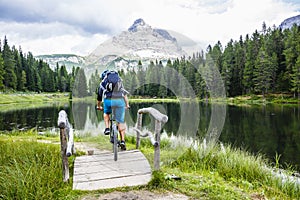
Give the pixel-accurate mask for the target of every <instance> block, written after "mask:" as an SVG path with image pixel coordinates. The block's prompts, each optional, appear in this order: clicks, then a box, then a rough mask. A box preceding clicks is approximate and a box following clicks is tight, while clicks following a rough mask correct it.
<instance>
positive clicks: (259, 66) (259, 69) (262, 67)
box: [254, 46, 272, 97]
mask: <svg viewBox="0 0 300 200" xmlns="http://www.w3.org/2000/svg"><path fill="white" fill-rule="evenodd" d="M254 70H255V71H254V86H255V90H256V91H257V92H261V94H262V95H263V97H265V94H266V93H267V92H268V90H269V89H270V86H271V81H272V58H270V56H268V54H267V53H266V49H265V46H262V47H261V49H260V50H259V53H258V57H257V59H256V63H255V69H254Z"/></svg>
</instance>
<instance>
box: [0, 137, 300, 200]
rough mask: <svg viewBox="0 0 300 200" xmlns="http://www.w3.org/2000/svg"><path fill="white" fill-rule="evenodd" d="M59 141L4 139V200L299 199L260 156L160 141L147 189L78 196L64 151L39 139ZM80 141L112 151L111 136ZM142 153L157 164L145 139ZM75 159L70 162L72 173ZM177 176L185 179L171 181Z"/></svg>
mask: <svg viewBox="0 0 300 200" xmlns="http://www.w3.org/2000/svg"><path fill="white" fill-rule="evenodd" d="M45 139H47V140H49V139H50V140H51V141H52V142H58V141H59V138H58V136H54V137H46V136H38V135H37V134H36V133H35V132H27V133H22V134H21V133H18V132H16V133H11V134H10V135H1V136H0V155H1V156H0V191H1V194H0V199H1V198H3V199H78V198H82V197H83V196H86V195H93V196H97V195H99V194H103V193H108V192H111V191H115V190H117V191H121V192H124V191H131V190H150V191H155V192H166V191H172V192H177V193H182V194H185V195H187V196H189V197H191V198H192V199H299V198H300V191H299V188H298V189H297V188H296V187H295V186H294V185H293V184H281V181H279V180H278V179H276V178H275V177H274V176H273V175H272V174H271V173H270V171H269V170H267V168H266V166H269V167H271V164H270V163H269V162H268V161H267V160H265V159H264V158H263V157H262V156H260V155H259V156H253V155H250V154H249V153H247V152H246V151H242V150H240V149H234V148H232V147H230V146H225V147H223V146H215V147H214V148H213V149H212V150H211V151H210V152H205V151H204V150H203V149H201V148H199V149H197V150H194V149H193V148H188V147H184V146H177V147H176V148H174V147H173V145H172V144H171V143H170V142H169V141H167V140H163V141H162V142H161V149H162V150H161V162H162V166H161V170H160V171H158V172H155V173H153V179H152V181H151V182H150V183H149V184H148V185H146V186H140V187H125V188H118V189H113V190H99V191H93V192H80V191H73V190H72V173H71V180H70V182H68V183H63V181H62V173H61V158H60V148H59V146H58V145H57V144H45V143H40V142H37V141H38V140H45ZM76 140H77V141H78V140H80V141H85V142H94V143H95V142H96V143H97V144H98V146H99V148H104V149H111V146H110V144H109V143H108V141H107V137H105V136H98V137H84V138H78V137H77V138H76ZM134 146H135V138H134V137H127V147H128V149H134ZM141 151H142V152H143V153H144V155H145V156H146V158H147V159H148V160H149V162H150V164H151V165H152V164H153V147H152V146H151V144H150V142H148V140H142V142H141ZM73 161H74V156H72V157H70V158H69V163H70V171H71V172H72V171H73V165H72V163H73ZM172 174H175V175H176V176H177V177H180V178H181V180H174V179H172V178H169V177H170V176H168V175H172Z"/></svg>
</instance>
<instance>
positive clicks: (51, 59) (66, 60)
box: [35, 54, 85, 72]
mask: <svg viewBox="0 0 300 200" xmlns="http://www.w3.org/2000/svg"><path fill="white" fill-rule="evenodd" d="M35 58H36V59H42V60H43V61H44V62H47V63H48V64H49V66H50V67H51V69H53V70H54V69H55V68H56V63H58V65H59V66H61V65H65V66H66V69H67V71H68V72H71V71H72V68H73V66H74V67H82V66H83V65H84V64H85V58H84V57H82V56H77V55H75V54H51V55H39V56H35Z"/></svg>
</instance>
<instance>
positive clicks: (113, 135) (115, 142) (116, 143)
mask: <svg viewBox="0 0 300 200" xmlns="http://www.w3.org/2000/svg"><path fill="white" fill-rule="evenodd" d="M95 110H96V111H97V110H99V109H97V105H96V106H95ZM112 110H113V109H112ZM109 121H110V132H109V141H110V143H112V151H113V154H114V161H117V160H118V151H119V147H120V140H119V139H118V135H119V131H118V125H117V122H116V120H115V116H114V112H112V113H111V116H110V118H109Z"/></svg>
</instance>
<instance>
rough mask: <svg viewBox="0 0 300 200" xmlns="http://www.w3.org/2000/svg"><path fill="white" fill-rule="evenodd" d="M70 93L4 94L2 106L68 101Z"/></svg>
mask: <svg viewBox="0 0 300 200" xmlns="http://www.w3.org/2000/svg"><path fill="white" fill-rule="evenodd" d="M68 99H69V93H40V94H38V93H30V92H28V93H21V92H19V93H2V94H0V104H11V103H39V102H55V101H68Z"/></svg>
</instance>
